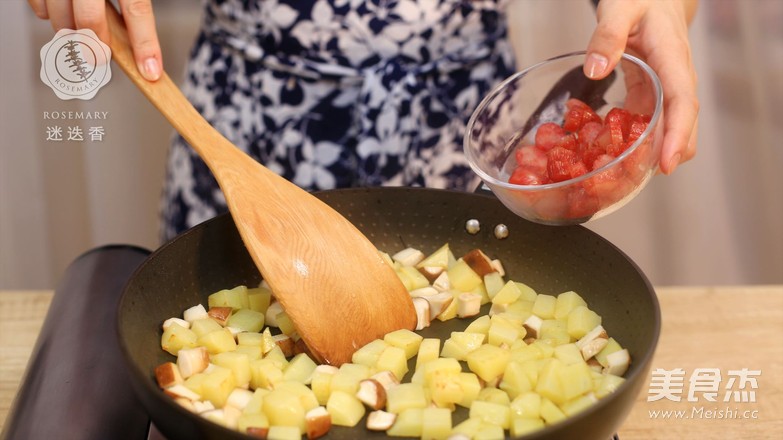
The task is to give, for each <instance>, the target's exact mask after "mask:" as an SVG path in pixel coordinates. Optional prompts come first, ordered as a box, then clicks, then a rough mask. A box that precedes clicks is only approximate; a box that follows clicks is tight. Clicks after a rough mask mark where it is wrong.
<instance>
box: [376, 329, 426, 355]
mask: <svg viewBox="0 0 783 440" xmlns="http://www.w3.org/2000/svg"><path fill="white" fill-rule="evenodd" d="M423 339H424V337H422V336H421V335H419V334H417V333H414V332H412V331H410V330H408V329H400V330H395V331H393V332H391V333H387V334H386V335H385V336H384V337H383V340H384V341H386V343H387V344H389V345H391V346H393V347H398V348H401V349H403V350H404V351H405V357H406V359H410V358H412V357H413V356H416V353H417V352H418V351H419V345H420V344H421V341H422V340H423Z"/></svg>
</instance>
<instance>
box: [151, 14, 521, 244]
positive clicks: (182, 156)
mask: <svg viewBox="0 0 783 440" xmlns="http://www.w3.org/2000/svg"><path fill="white" fill-rule="evenodd" d="M505 20H506V19H505V16H504V14H503V5H502V4H498V2H497V1H469V0H419V1H414V0H256V1H252V0H246V1H240V0H222V1H221V0H207V1H206V2H205V15H204V22H203V26H202V31H201V33H200V35H199V37H198V39H197V41H196V44H195V47H194V48H193V51H192V53H191V61H190V63H189V67H188V71H187V77H186V81H185V85H184V90H185V94H186V96H187V97H188V99H190V101H191V102H192V103H193V104H194V106H195V107H196V108H197V109H198V110H199V112H201V114H202V115H203V116H204V117H205V118H206V119H207V120H208V121H209V122H210V123H211V124H212V125H213V126H214V127H215V128H217V129H218V130H219V131H220V132H221V133H223V134H224V135H225V136H226V137H227V138H228V139H229V140H230V141H231V142H233V143H234V144H235V145H237V146H238V147H240V148H241V149H243V150H244V151H246V152H247V153H248V154H250V155H251V156H252V157H254V158H255V159H257V160H259V161H260V162H261V163H263V164H264V165H265V166H266V167H268V168H269V169H271V170H273V171H274V172H276V173H278V174H280V175H282V176H283V177H285V178H287V179H289V180H290V181H292V182H294V183H295V184H297V185H299V186H301V187H303V188H305V189H307V190H312V191H316V190H325V189H333V188H345V187H355V186H378V185H396V186H399V185H408V186H414V185H415V186H427V187H434V188H451V189H461V190H471V189H473V188H475V186H476V185H477V182H478V178H477V177H476V176H475V174H474V173H473V172H472V171H471V170H470V167H469V166H468V165H467V163H466V161H465V159H464V157H463V155H462V135H463V133H464V130H465V125H466V123H467V121H468V119H469V118H470V115H471V113H472V112H473V110H474V109H475V108H476V106H477V105H478V103H479V101H480V100H481V99H482V98H483V96H484V95H486V94H487V93H488V92H489V91H490V89H491V88H492V87H493V86H494V85H495V84H497V83H498V82H500V81H501V80H502V79H503V78H505V77H507V76H509V75H510V74H511V73H512V72H513V66H514V64H513V58H512V50H511V47H510V44H509V43H508V41H507V38H506V22H505ZM225 210H226V206H225V200H224V198H223V196H222V193H221V192H220V189H219V188H218V186H217V183H216V182H215V181H214V178H213V177H212V175H211V174H210V172H209V170H208V169H207V168H206V166H205V165H204V163H203V162H202V161H201V160H200V159H199V158H198V156H197V155H196V154H195V153H194V152H193V151H192V150H191V149H190V147H189V146H188V145H187V144H186V143H185V141H184V140H183V139H182V138H181V137H179V136H175V138H174V140H173V142H172V145H171V148H170V151H169V157H168V163H167V176H166V183H165V188H164V194H163V206H162V217H163V230H162V235H163V238H164V239H165V240H167V239H170V238H172V237H173V236H175V235H176V234H178V233H180V232H182V231H184V230H185V229H187V228H189V227H191V226H193V225H195V224H198V223H200V222H202V221H204V220H206V219H208V218H211V217H213V216H215V215H217V214H219V213H221V212H224V211H225Z"/></svg>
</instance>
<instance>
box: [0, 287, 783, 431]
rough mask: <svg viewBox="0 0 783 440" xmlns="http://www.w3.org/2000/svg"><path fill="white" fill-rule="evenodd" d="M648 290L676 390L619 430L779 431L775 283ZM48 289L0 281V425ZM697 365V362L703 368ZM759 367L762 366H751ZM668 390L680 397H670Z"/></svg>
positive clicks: (782, 291)
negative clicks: (5, 285) (656, 303)
mask: <svg viewBox="0 0 783 440" xmlns="http://www.w3.org/2000/svg"><path fill="white" fill-rule="evenodd" d="M656 291H657V293H658V297H659V300H660V302H661V312H662V316H663V331H662V333H661V339H660V342H659V344H658V349H657V352H656V355H655V358H654V360H653V363H652V369H653V371H655V370H656V369H660V370H666V371H668V372H673V371H675V370H678V369H681V370H682V373H679V374H677V375H676V377H678V378H679V381H680V382H679V384H680V386H681V387H680V390H681V392H676V390H675V391H672V392H671V393H670V395H669V396H667V397H664V398H661V399H659V400H655V401H649V402H648V397H654V396H656V395H658V394H660V391H661V390H662V388H660V387H659V386H658V385H656V386H654V387H645V388H643V391H642V393H641V394H640V395H639V397H638V399H637V403H636V405H635V406H634V408H633V410H632V412H631V415H630V416H629V417H628V419H627V420H626V421H625V423H624V425H623V427H622V429H621V430H620V432H619V435H620V438H621V439H622V440H629V439H645V440H649V439H667V440H670V439H691V438H695V439H699V440H704V439H735V438H746V439H754V440H757V439H779V438H783V285H781V286H748V287H687V288H679V287H661V288H657V289H656ZM51 298H52V292H48V291H23V292H17V291H0V350H1V351H0V429H2V426H3V424H4V422H5V419H6V416H7V414H8V411H9V409H10V406H11V403H12V401H13V398H14V396H15V394H16V391H17V389H18V387H19V381H20V380H21V377H22V374H23V373H24V369H25V366H26V364H27V360H28V358H29V356H30V352H31V350H32V348H33V345H34V344H35V340H36V337H37V335H38V332H39V331H40V329H41V325H42V323H43V320H44V318H45V317H46V312H47V310H48V307H49V303H50V301H51ZM699 369H705V370H703V371H704V373H701V372H700V371H699ZM709 369H713V372H714V370H719V372H720V375H721V376H720V377H721V379H720V381H719V382H717V383H718V386H719V390H717V391H719V393H718V396H717V399H716V401H715V402H710V401H708V400H707V397H705V394H702V393H701V392H697V393H695V394H694V398H695V399H696V400H695V401H688V397H689V396H688V391H689V387H690V385H689V384H690V383H691V380H694V381H695V382H694V385H695V386H696V387H699V386H702V385H704V384H705V383H707V385H709V381H707V382H704V381H703V380H702V379H704V378H705V377H707V378H708V376H706V374H708V373H710V370H709ZM743 369H747V370H749V372H750V373H749V377H750V378H753V379H755V380H756V384H757V386H758V387H757V388H755V389H751V387H750V386H751V385H750V382H748V383H746V384H745V388H744V390H745V391H755V401H754V402H745V403H737V402H734V401H733V399H734V396H735V395H739V394H740V393H741V391H740V380H739V379H735V380H732V377H738V376H737V374H738V373H736V372H737V371H741V370H743ZM759 370H760V371H761V374H759V375H754V371H755V372H757V371H759ZM658 377H663V375H662V374H656V378H658ZM657 383H659V382H658V381H657V379H656V384H657ZM714 383H715V382H713V384H714ZM732 383H733V385H732ZM647 384H651V379H650V378H648V381H647ZM708 388H709V386H708ZM726 388H728V389H730V390H734V391H738V393H736V394H731V395H730V401H729V402H724V401H723V400H724V397H725V394H726ZM669 389H670V390H672V389H673V388H669ZM708 391H709V390H708ZM677 397H679V398H680V400H679V401H674V400H673V399H675V398H677ZM748 397H750V395H749V394H748Z"/></svg>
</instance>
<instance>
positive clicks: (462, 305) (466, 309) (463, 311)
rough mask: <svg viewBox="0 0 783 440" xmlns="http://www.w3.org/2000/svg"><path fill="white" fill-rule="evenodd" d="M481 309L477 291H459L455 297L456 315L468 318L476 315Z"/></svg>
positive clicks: (479, 296)
mask: <svg viewBox="0 0 783 440" xmlns="http://www.w3.org/2000/svg"><path fill="white" fill-rule="evenodd" d="M480 310H481V295H479V294H477V293H468V292H465V293H460V294H459V296H458V297H457V316H459V317H460V318H468V317H471V316H476V315H478V314H479V311H480Z"/></svg>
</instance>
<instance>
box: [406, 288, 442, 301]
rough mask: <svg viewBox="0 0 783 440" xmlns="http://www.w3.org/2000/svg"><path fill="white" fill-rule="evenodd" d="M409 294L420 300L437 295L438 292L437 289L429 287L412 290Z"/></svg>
mask: <svg viewBox="0 0 783 440" xmlns="http://www.w3.org/2000/svg"><path fill="white" fill-rule="evenodd" d="M409 293H410V295H411V298H419V297H426V296H432V295H437V294H438V290H437V289H435V288H434V287H430V286H427V287H422V288H420V289H414V290H411V291H410V292H409Z"/></svg>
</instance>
